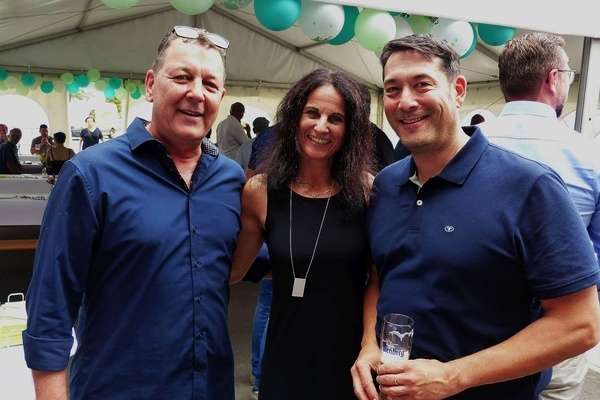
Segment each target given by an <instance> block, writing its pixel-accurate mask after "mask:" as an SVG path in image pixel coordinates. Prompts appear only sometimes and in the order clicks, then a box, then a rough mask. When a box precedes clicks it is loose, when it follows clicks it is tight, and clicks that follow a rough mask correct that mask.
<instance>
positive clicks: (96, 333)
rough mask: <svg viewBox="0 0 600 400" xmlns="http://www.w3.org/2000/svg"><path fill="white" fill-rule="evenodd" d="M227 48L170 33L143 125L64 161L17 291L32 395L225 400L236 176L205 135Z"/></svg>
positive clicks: (179, 29)
mask: <svg viewBox="0 0 600 400" xmlns="http://www.w3.org/2000/svg"><path fill="white" fill-rule="evenodd" d="M227 47H228V42H227V40H226V39H225V38H223V37H221V36H219V35H217V34H214V33H210V32H207V31H204V30H202V29H197V28H193V27H184V26H176V27H175V28H173V30H172V31H171V32H169V33H168V34H167V35H166V36H165V37H164V38H163V39H162V40H161V42H160V45H159V48H158V54H157V56H156V59H155V60H154V63H153V65H152V67H151V69H150V70H149V71H148V72H147V73H146V81H145V84H146V99H147V101H148V102H150V103H152V121H144V120H141V119H139V118H136V119H135V120H134V121H133V122H132V123H131V124H130V125H129V127H128V128H127V131H126V133H124V134H123V135H120V136H119V137H117V138H115V139H113V140H110V141H108V142H106V143H104V144H102V145H100V146H96V148H94V149H93V151H82V152H81V153H79V154H77V156H76V157H73V158H72V159H71V160H70V161H69V162H67V163H65V165H64V166H63V167H62V169H61V171H60V175H61V178H60V179H58V180H57V183H56V187H55V190H53V192H52V195H51V196H50V199H49V201H48V205H47V207H46V210H45V213H44V217H43V220H42V225H41V230H40V232H41V233H40V238H39V241H38V246H37V249H36V255H35V261H34V271H33V277H32V280H31V284H30V286H29V289H28V291H27V295H26V304H27V315H28V319H27V329H26V330H25V331H24V332H23V350H24V353H25V360H26V362H27V365H28V367H29V368H31V369H32V370H33V377H34V384H35V391H36V398H37V399H45V398H49V396H51V395H52V396H54V397H52V398H57V399H59V398H60V399H67V397H68V398H69V399H71V400H82V399H85V400H98V399H102V400H104V399H112V400H131V399H194V398H196V399H223V400H234V376H233V371H234V368H233V351H232V347H231V342H230V339H229V331H228V326H227V324H228V320H227V315H228V303H229V278H230V272H231V258H232V254H233V250H234V248H235V243H236V237H237V234H238V232H239V230H240V211H241V204H240V202H241V192H242V188H243V185H244V182H245V176H244V174H243V172H242V170H241V169H240V167H239V165H237V163H236V162H235V161H232V160H230V159H229V158H227V157H224V156H223V155H222V154H220V153H219V150H218V148H216V147H215V146H214V145H213V144H212V143H211V142H210V141H209V140H208V139H205V135H206V133H207V132H208V130H209V129H210V127H211V126H212V125H213V123H214V121H215V119H216V116H217V114H218V110H219V106H220V104H221V101H222V99H223V96H224V95H225V87H224V81H225V51H226V49H227ZM182 111H183V112H182ZM76 320H77V328H76V337H77V343H78V347H77V351H76V352H75V354H74V356H73V359H72V362H71V363H70V364H69V353H70V350H71V347H72V345H73V337H72V336H71V331H72V328H73V326H74V325H75V321H76ZM68 365H70V368H69V370H70V376H69V377H67V366H68ZM67 382H69V386H68V389H67Z"/></svg>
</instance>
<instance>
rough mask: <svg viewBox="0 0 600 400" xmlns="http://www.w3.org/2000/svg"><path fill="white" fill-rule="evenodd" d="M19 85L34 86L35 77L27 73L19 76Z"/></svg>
mask: <svg viewBox="0 0 600 400" xmlns="http://www.w3.org/2000/svg"><path fill="white" fill-rule="evenodd" d="M21 83H23V86H27V87H30V86H33V85H35V76H34V75H33V74H32V73H29V72H27V73H25V74H23V76H21Z"/></svg>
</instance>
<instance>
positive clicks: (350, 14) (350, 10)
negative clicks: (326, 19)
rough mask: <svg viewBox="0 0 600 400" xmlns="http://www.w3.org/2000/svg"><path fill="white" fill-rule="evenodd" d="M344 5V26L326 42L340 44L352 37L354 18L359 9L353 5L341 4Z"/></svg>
mask: <svg viewBox="0 0 600 400" xmlns="http://www.w3.org/2000/svg"><path fill="white" fill-rule="evenodd" d="M343 7H344V16H345V19H344V26H343V27H342V30H341V31H340V33H338V34H337V36H336V37H334V38H333V39H331V40H329V41H328V42H327V43H329V44H333V45H336V46H337V45H340V44H344V43H348V42H349V41H351V40H352V38H353V37H354V25H355V24H356V18H357V17H358V14H359V11H358V8H357V7H354V6H343Z"/></svg>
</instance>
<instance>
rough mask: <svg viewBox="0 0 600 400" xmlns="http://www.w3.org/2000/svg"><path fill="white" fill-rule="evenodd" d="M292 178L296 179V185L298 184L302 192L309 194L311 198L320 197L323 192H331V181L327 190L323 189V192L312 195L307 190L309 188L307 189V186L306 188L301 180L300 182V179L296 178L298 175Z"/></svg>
mask: <svg viewBox="0 0 600 400" xmlns="http://www.w3.org/2000/svg"><path fill="white" fill-rule="evenodd" d="M294 180H295V181H296V183H297V184H298V186H300V187H301V188H302V190H304V193H306V194H307V195H309V196H310V197H312V198H313V199H316V198H317V197H321V196H323V195H324V194H327V193H329V192H331V189H333V182H331V186H329V189H327V190H326V191H324V192H321V193H318V194H315V195H313V194H311V193H310V191H309V190H308V189H307V188H306V187H305V186H304V185H303V184H302V182H300V181H299V180H298V177H295V178H294ZM309 185H310V186H312V185H311V184H310V183H309Z"/></svg>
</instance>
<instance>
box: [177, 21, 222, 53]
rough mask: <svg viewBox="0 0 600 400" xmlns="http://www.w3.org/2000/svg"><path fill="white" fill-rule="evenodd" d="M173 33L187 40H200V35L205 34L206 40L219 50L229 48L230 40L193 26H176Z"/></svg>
mask: <svg viewBox="0 0 600 400" xmlns="http://www.w3.org/2000/svg"><path fill="white" fill-rule="evenodd" d="M173 33H174V34H176V35H177V36H179V37H181V38H185V39H198V38H199V37H200V34H201V33H204V34H205V35H206V38H207V39H208V40H210V41H211V43H212V44H214V45H215V46H217V47H218V48H220V49H223V50H227V49H228V48H229V40H227V39H225V38H224V37H223V36H221V35H218V34H216V33H212V32H208V31H205V30H201V29H198V28H194V27H191V26H181V25H179V26H176V27H174V28H173Z"/></svg>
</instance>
